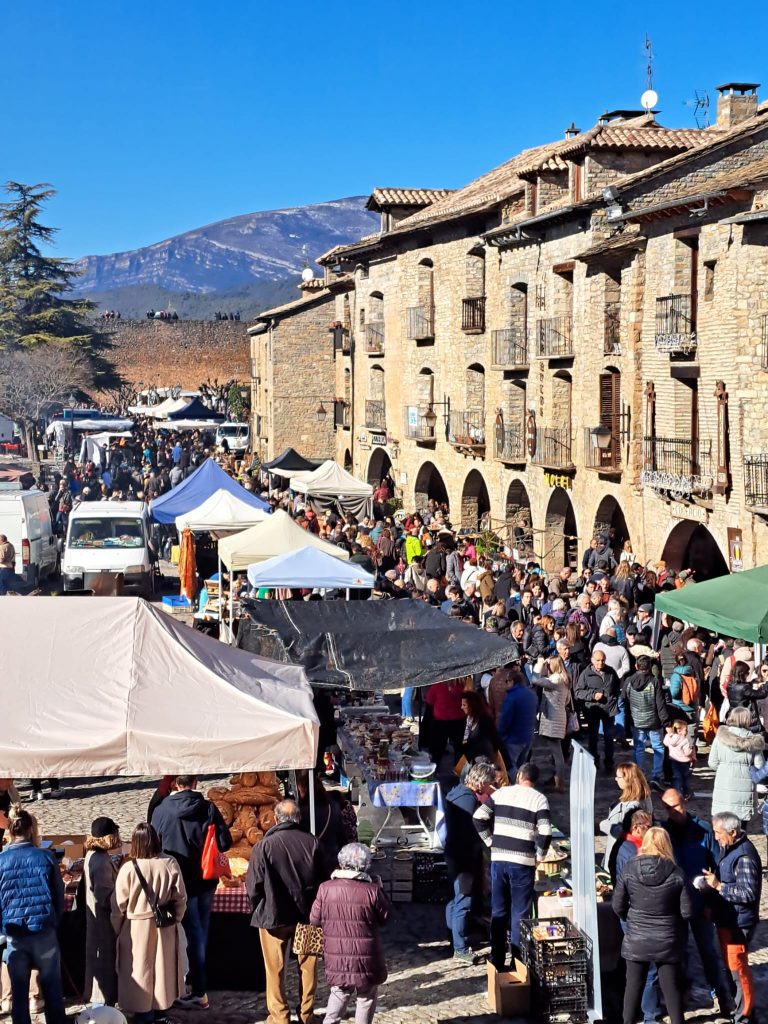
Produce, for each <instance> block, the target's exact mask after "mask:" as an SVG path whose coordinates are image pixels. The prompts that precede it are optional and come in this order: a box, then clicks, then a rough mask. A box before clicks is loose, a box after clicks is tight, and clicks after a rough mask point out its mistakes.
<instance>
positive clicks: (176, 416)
mask: <svg viewBox="0 0 768 1024" xmlns="http://www.w3.org/2000/svg"><path fill="white" fill-rule="evenodd" d="M168 419H169V420H223V419H224V417H223V416H222V415H220V414H219V413H217V412H214V411H213V409H209V408H208V406H207V405H205V404H204V403H203V402H202V401H201V400H200V399H199V398H193V399H192V400H191V401H189V402H187V404H186V405H185V406H184V408H183V409H178V410H177V411H176V412H172V413H169V414H168Z"/></svg>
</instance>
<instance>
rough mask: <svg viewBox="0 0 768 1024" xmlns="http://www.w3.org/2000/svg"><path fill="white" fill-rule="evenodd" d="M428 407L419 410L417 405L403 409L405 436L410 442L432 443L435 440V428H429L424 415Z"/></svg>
mask: <svg viewBox="0 0 768 1024" xmlns="http://www.w3.org/2000/svg"><path fill="white" fill-rule="evenodd" d="M427 409H428V406H424V407H423V408H420V407H419V406H418V405H406V406H405V408H404V410H403V411H404V414H405V431H404V433H405V436H406V437H407V438H410V440H411V441H422V442H430V443H434V440H435V428H434V427H431V426H430V425H429V424H428V423H427V421H426V419H425V418H424V414H425V413H426V412H427Z"/></svg>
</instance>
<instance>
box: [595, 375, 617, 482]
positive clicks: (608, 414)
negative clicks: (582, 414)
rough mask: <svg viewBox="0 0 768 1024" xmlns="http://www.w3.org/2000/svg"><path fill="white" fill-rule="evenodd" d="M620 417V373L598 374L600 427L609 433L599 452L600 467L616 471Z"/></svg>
mask: <svg viewBox="0 0 768 1024" xmlns="http://www.w3.org/2000/svg"><path fill="white" fill-rule="evenodd" d="M620 417H621V373H620V372H619V371H618V370H608V371H606V372H605V373H601V374H600V426H601V427H607V428H608V429H609V430H610V432H611V440H610V442H609V444H608V447H607V448H603V449H601V450H600V465H601V466H605V467H606V468H613V469H618V468H619V465H620V452H621V449H620V439H619V425H620Z"/></svg>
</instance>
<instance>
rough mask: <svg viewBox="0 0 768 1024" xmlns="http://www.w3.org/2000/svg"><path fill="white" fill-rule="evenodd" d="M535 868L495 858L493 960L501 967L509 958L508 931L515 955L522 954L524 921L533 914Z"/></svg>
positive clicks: (492, 900)
mask: <svg viewBox="0 0 768 1024" xmlns="http://www.w3.org/2000/svg"><path fill="white" fill-rule="evenodd" d="M535 874H536V869H535V868H530V867H526V866H525V865H524V864H507V863H504V862H503V861H491V960H492V961H493V964H494V966H495V967H496V969H497V970H501V969H502V967H503V966H504V965H505V964H506V961H507V930H509V941H510V944H511V946H512V953H513V955H514V956H519V955H520V921H521V920H522V919H523V918H524V917H530V914H531V905H532V904H533V883H534V876H535Z"/></svg>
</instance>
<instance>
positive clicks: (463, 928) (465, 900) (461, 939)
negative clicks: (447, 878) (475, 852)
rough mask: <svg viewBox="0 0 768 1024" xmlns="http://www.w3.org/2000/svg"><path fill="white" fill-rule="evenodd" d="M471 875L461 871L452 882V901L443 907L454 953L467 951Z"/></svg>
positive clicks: (470, 906)
mask: <svg viewBox="0 0 768 1024" xmlns="http://www.w3.org/2000/svg"><path fill="white" fill-rule="evenodd" d="M472 882H473V878H472V873H471V872H470V871H462V872H461V873H460V874H458V875H457V876H456V878H454V880H453V899H452V900H450V902H449V903H447V904H446V907H445V923H446V924H447V925H448V927H449V928H450V930H451V934H452V936H453V950H454V952H455V953H465V952H466V951H467V950H468V949H469V942H468V941H467V922H468V921H469V913H470V911H471V909H472Z"/></svg>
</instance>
